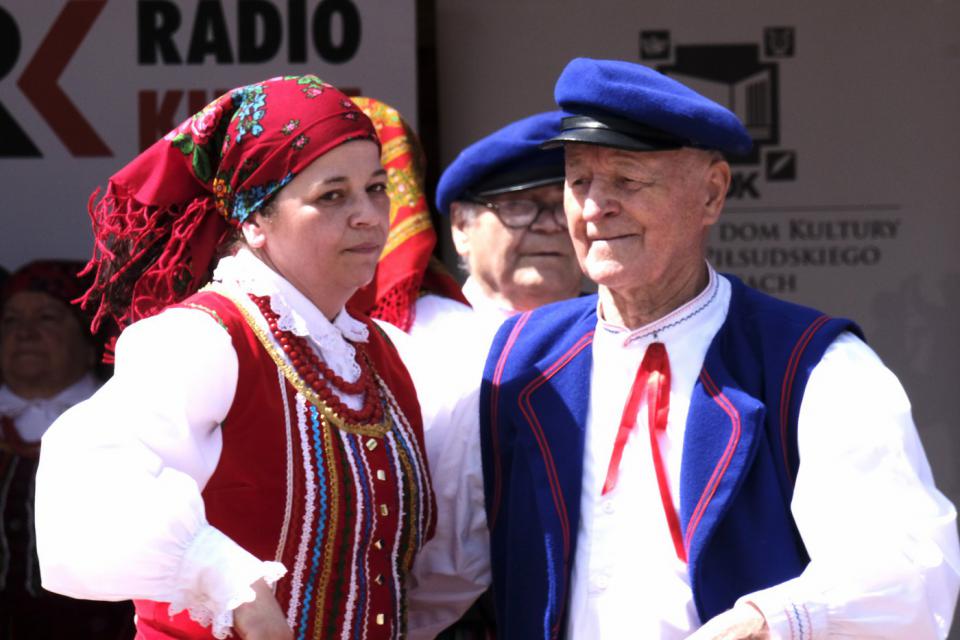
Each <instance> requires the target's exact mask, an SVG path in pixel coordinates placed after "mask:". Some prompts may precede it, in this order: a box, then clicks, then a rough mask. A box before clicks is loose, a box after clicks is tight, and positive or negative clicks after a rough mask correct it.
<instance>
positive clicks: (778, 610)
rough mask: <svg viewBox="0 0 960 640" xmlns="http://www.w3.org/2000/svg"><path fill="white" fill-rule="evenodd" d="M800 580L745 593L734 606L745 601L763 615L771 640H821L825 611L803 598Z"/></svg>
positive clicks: (823, 631) (825, 635) (824, 636)
mask: <svg viewBox="0 0 960 640" xmlns="http://www.w3.org/2000/svg"><path fill="white" fill-rule="evenodd" d="M800 580H801V579H800V578H795V579H793V580H788V581H787V582H784V583H782V584H779V585H776V586H773V587H770V588H769V589H764V590H763V591H757V592H755V593H751V594H747V595H745V596H743V597H742V598H740V599H739V600H737V604H742V603H744V602H749V603H750V604H752V605H753V606H755V607H756V608H757V609H759V610H760V613H762V614H763V617H764V618H766V620H767V627H769V629H770V638H771V640H823V639H825V638H826V637H827V610H826V607H825V606H824V605H823V604H822V603H819V602H815V601H813V599H811V598H807V597H803V595H802V592H803V591H805V590H804V589H802V588H800V583H799V581H800Z"/></svg>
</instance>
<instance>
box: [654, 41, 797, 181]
mask: <svg viewBox="0 0 960 640" xmlns="http://www.w3.org/2000/svg"><path fill="white" fill-rule="evenodd" d="M657 68H658V69H659V70H660V71H661V72H663V73H665V74H666V75H668V76H671V77H673V78H675V79H677V80H679V81H680V82H682V83H684V84H685V85H687V86H688V87H690V88H691V89H693V90H694V91H697V92H698V93H701V94H703V95H705V96H706V97H708V98H710V99H711V100H714V101H715V102H719V103H720V104H722V105H725V106H726V107H727V108H728V109H730V110H731V111H733V112H734V113H735V114H737V116H738V117H739V118H740V120H741V121H742V122H743V124H744V125H745V126H746V127H747V131H748V132H749V133H750V137H752V138H753V150H752V151H751V153H750V155H749V156H746V157H743V158H737V159H735V160H733V162H735V163H736V164H757V163H758V162H759V160H760V152H761V149H762V148H763V147H765V146H769V145H775V144H777V143H778V142H780V126H779V124H780V123H779V109H778V107H779V83H778V81H779V77H778V73H777V72H778V69H777V65H776V64H773V63H770V62H763V61H761V60H760V48H759V46H758V45H755V44H716V45H682V46H677V47H676V58H675V59H674V62H673V64H665V65H660V66H659V67H657Z"/></svg>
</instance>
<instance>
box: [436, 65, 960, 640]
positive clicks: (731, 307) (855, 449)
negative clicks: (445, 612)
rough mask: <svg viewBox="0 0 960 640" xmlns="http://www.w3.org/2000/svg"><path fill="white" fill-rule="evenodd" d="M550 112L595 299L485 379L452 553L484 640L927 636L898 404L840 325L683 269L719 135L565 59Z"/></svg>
mask: <svg viewBox="0 0 960 640" xmlns="http://www.w3.org/2000/svg"><path fill="white" fill-rule="evenodd" d="M556 98H557V101H558V103H559V105H560V107H561V108H563V109H564V110H566V111H568V112H570V116H569V117H567V118H565V119H564V120H563V123H562V127H561V128H562V131H561V132H560V133H559V134H558V135H557V136H555V137H554V139H553V142H552V144H557V145H562V146H563V149H564V153H565V157H566V183H565V191H564V199H565V208H566V215H567V221H568V227H569V230H570V234H571V237H572V238H573V243H574V247H575V249H576V253H577V257H578V259H579V262H580V265H581V267H582V268H583V270H584V272H585V273H586V274H587V275H588V276H589V277H590V278H591V279H592V280H593V281H594V282H596V283H597V285H598V287H599V288H598V295H597V296H590V297H581V298H577V299H574V300H568V301H565V302H560V303H557V304H553V305H548V306H546V307H542V308H540V309H537V310H534V311H532V312H528V313H524V314H521V315H518V316H515V317H513V318H511V319H509V320H507V321H506V322H505V323H504V325H503V326H502V327H501V329H500V331H499V332H498V334H497V337H496V338H495V340H494V344H493V347H492V349H491V351H490V354H489V356H488V360H487V365H486V370H485V373H484V379H483V383H482V389H481V395H480V412H481V429H480V439H481V442H480V444H481V448H482V458H483V477H484V493H485V499H486V516H487V518H486V519H487V525H488V527H489V540H487V539H486V538H485V537H484V536H479V535H471V532H470V531H466V530H465V533H464V534H463V535H462V536H461V538H460V543H459V545H457V546H456V552H455V553H454V554H453V555H454V557H456V558H457V560H458V563H459V566H461V567H474V566H475V567H476V568H474V569H472V570H471V571H464V575H465V576H466V577H465V578H464V579H463V581H464V582H465V583H469V582H470V577H471V576H475V577H476V580H475V582H477V581H482V580H484V579H486V574H484V573H483V569H484V567H485V565H484V564H483V563H482V562H480V561H475V562H474V561H471V560H470V559H471V558H479V557H480V556H481V555H482V554H483V553H485V552H486V551H487V546H486V545H487V544H488V542H489V551H490V558H491V565H492V582H493V593H494V599H495V603H496V610H497V623H498V638H501V639H502V640H513V639H521V638H522V639H524V640H526V639H529V638H544V639H553V638H571V639H575V640H581V639H587V640H592V639H594V638H600V639H603V640H609V639H617V638H661V639H665V640H679V639H682V638H689V639H695V640H708V639H721V638H722V639H727V640H733V639H747V638H755V639H763V638H791V639H796V640H800V639H803V640H808V639H815V638H816V639H819V638H834V637H837V638H840V637H849V638H853V637H858V638H859V637H884V638H902V639H911V640H912V639H916V638H945V637H946V636H947V634H948V632H949V628H950V624H951V620H952V617H953V611H954V606H955V603H956V597H957V591H958V584H960V580H958V571H960V546H958V541H957V529H956V511H955V509H954V507H953V505H952V504H951V503H950V502H949V501H948V500H947V499H946V498H945V497H944V496H943V495H942V494H941V493H940V492H939V491H938V490H937V489H936V487H935V486H934V482H933V478H932V475H931V472H930V467H929V465H928V463H927V460H926V457H925V455H924V452H923V448H922V446H921V444H920V441H919V438H918V435H917V430H916V427H915V425H914V423H913V419H912V417H911V412H910V404H909V401H908V400H907V397H906V395H905V393H904V391H903V388H902V386H901V385H900V383H899V382H898V380H897V379H896V377H895V376H894V375H893V374H892V373H891V372H890V371H889V370H888V369H887V368H886V367H884V365H883V364H882V362H881V361H880V359H879V358H878V357H877V355H876V354H875V353H874V352H873V351H872V350H871V349H870V348H869V347H868V346H867V345H866V343H865V342H864V341H863V339H862V336H861V332H860V329H859V328H858V327H857V326H856V325H855V324H854V323H852V322H851V321H849V320H844V319H838V318H831V317H829V316H827V315H824V314H822V313H820V312H818V311H815V310H813V309H808V308H805V307H800V306H798V305H794V304H789V303H786V302H782V301H779V300H776V299H774V298H771V297H769V296H766V295H764V294H761V293H759V292H757V291H754V290H752V289H750V288H748V287H746V286H745V285H744V284H743V283H742V282H740V281H739V280H738V279H736V278H735V277H732V276H725V275H720V274H718V273H716V272H715V271H714V270H713V268H712V267H711V266H710V264H709V263H708V262H707V261H706V242H707V234H708V231H709V228H710V226H711V225H713V224H714V223H715V222H716V221H717V219H718V217H719V216H720V213H721V210H722V208H723V204H724V198H725V196H726V192H727V189H728V187H729V184H730V167H729V165H728V164H727V162H726V160H725V159H724V155H725V154H738V153H743V152H745V151H747V150H748V149H749V148H750V145H751V141H750V138H749V136H748V135H747V132H746V131H745V129H744V128H743V126H742V124H741V123H740V122H739V120H738V119H737V118H736V117H735V116H734V115H733V114H732V113H731V112H729V111H728V110H727V109H725V108H723V107H721V106H720V105H718V104H716V103H714V102H712V101H710V100H708V99H706V98H704V97H703V96H701V95H699V94H697V93H695V92H694V91H692V90H690V89H689V88H687V87H685V86H683V85H681V84H680V83H678V82H676V81H674V80H672V79H670V78H668V77H666V76H664V75H661V74H659V73H657V72H655V71H653V70H651V69H648V68H646V67H643V66H640V65H637V64H631V63H627V62H618V61H604V60H589V59H576V60H573V61H572V62H571V63H570V64H569V65H568V66H567V67H566V69H565V70H564V71H563V73H562V74H561V76H560V78H559V80H558V82H557V86H556ZM469 450H470V448H469V447H466V446H464V447H462V451H465V452H468V451H469ZM450 464H454V463H452V462H451V463H450ZM461 464H462V465H463V467H464V468H467V469H468V468H470V460H469V458H468V457H465V458H464V459H463V461H462V462H461ZM465 489H469V487H465ZM476 493H477V492H476V491H474V492H473V495H469V491H466V492H465V493H464V500H477V497H476V495H475V494H476ZM464 591H465V592H467V593H469V589H464ZM451 598H452V596H451ZM451 608H452V607H451Z"/></svg>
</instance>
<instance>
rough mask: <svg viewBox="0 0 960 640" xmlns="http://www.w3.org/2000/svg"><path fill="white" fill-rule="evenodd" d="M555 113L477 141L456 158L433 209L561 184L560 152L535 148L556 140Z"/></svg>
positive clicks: (559, 116) (440, 185) (559, 115)
mask: <svg viewBox="0 0 960 640" xmlns="http://www.w3.org/2000/svg"><path fill="white" fill-rule="evenodd" d="M565 115H569V114H565V113H563V112H561V111H548V112H546V113H538V114H536V115H533V116H529V117H527V118H524V119H522V120H518V121H516V122H513V123H511V124H508V125H507V126H505V127H503V128H502V129H499V130H498V131H494V132H493V133H491V134H490V135H488V136H487V137H485V138H481V139H480V140H477V141H476V142H474V143H473V144H471V145H470V146H469V147H467V148H466V149H464V150H463V151H461V152H460V155H458V156H457V157H456V159H455V160H454V161H453V162H451V163H450V166H448V167H447V169H446V170H445V171H444V172H443V175H441V176H440V181H439V182H438V183H437V200H436V202H437V209H439V210H440V212H441V213H449V210H450V203H451V202H453V201H454V200H465V199H469V198H471V197H478V196H492V195H496V194H498V193H507V192H510V191H520V190H522V189H532V188H534V187H539V186H543V185H546V184H552V183H554V182H563V150H562V149H560V148H556V149H547V150H544V149H542V148H541V145H543V143H544V142H546V141H547V140H549V139H550V138H553V137H555V136H557V135H559V134H560V121H561V120H562V119H563V117H564V116H565Z"/></svg>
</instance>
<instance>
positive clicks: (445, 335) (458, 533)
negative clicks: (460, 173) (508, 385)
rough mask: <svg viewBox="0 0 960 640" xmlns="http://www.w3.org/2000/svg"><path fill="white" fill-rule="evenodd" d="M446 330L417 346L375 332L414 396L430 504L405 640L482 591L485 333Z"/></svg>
mask: <svg viewBox="0 0 960 640" xmlns="http://www.w3.org/2000/svg"><path fill="white" fill-rule="evenodd" d="M446 322H447V325H446V326H444V327H443V328H437V327H433V329H434V330H431V331H424V332H422V333H421V334H420V335H421V336H423V339H421V338H420V337H418V336H415V337H411V336H409V335H406V334H404V333H403V332H401V331H399V330H398V329H395V328H393V327H391V326H389V325H382V326H384V327H385V328H386V330H387V332H388V333H389V335H390V337H391V339H392V340H393V341H394V344H395V345H396V347H397V350H398V351H399V353H400V357H401V358H402V359H403V361H404V364H405V365H406V366H407V369H408V371H410V375H411V378H413V381H414V386H415V387H416V389H417V396H418V398H419V400H420V406H421V411H422V414H423V425H424V440H425V444H426V449H427V459H428V463H429V466H430V477H431V481H432V484H433V490H434V493H435V495H436V499H437V526H436V531H435V533H434V537H433V538H431V539H430V540H429V541H428V542H427V543H426V544H425V545H424V546H423V548H422V549H421V550H420V553H419V554H418V555H417V557H416V559H415V561H414V566H413V570H412V572H411V575H410V576H409V577H408V581H407V586H408V590H407V596H408V599H407V610H408V615H407V632H408V637H409V638H410V640H429V639H432V638H435V637H436V636H437V634H438V633H440V632H441V631H443V630H444V629H445V628H447V627H448V626H450V625H451V624H453V623H454V622H456V621H457V620H458V619H459V618H460V616H462V615H463V613H464V612H465V611H466V610H467V609H469V608H470V605H471V604H473V602H474V601H475V600H476V599H477V598H478V597H480V595H482V594H483V592H484V591H486V589H487V588H488V587H489V586H490V551H489V547H490V542H489V533H488V531H487V520H486V512H485V511H484V505H483V470H482V468H481V461H480V426H479V420H480V409H479V402H480V380H481V377H482V374H483V362H484V358H485V357H486V351H487V346H488V345H489V336H488V335H487V334H488V333H489V331H488V330H487V329H486V328H485V327H484V326H482V325H480V324H477V322H478V321H477V320H476V319H475V318H474V317H473V313H472V312H469V314H458V315H457V316H455V317H454V318H447V319H446ZM450 323H454V324H453V326H451V325H450ZM444 329H445V330H446V331H444ZM427 337H429V339H428V338H427Z"/></svg>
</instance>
